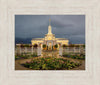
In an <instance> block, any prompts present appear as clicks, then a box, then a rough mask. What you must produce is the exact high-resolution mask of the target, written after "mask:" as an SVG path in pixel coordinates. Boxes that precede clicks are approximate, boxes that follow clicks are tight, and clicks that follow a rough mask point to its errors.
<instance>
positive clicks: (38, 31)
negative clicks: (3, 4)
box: [15, 15, 85, 44]
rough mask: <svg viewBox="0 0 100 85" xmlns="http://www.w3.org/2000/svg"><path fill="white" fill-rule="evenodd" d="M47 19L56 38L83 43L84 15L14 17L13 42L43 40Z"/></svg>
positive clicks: (46, 29)
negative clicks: (33, 39)
mask: <svg viewBox="0 0 100 85" xmlns="http://www.w3.org/2000/svg"><path fill="white" fill-rule="evenodd" d="M49 19H51V26H52V32H53V33H54V34H55V36H56V37H57V38H67V39H69V40H70V42H71V43H74V44H79V43H85V15H15V41H16V42H17V41H19V42H18V43H20V42H22V41H25V39H28V40H31V39H32V38H43V37H44V36H45V34H47V32H48V25H49ZM18 39H20V40H21V41H20V40H18ZM27 42H28V41H27ZM23 43H25V42H23ZM29 43H30V41H29Z"/></svg>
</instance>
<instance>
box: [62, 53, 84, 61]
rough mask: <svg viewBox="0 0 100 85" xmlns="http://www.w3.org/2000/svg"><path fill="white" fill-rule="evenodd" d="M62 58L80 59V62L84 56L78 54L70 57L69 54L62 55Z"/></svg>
mask: <svg viewBox="0 0 100 85" xmlns="http://www.w3.org/2000/svg"><path fill="white" fill-rule="evenodd" d="M63 57H70V58H73V59H81V60H84V59H85V55H83V54H80V55H76V54H75V55H71V54H67V53H64V54H63Z"/></svg>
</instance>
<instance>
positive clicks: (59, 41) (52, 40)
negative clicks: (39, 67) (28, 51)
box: [31, 20, 69, 50]
mask: <svg viewBox="0 0 100 85" xmlns="http://www.w3.org/2000/svg"><path fill="white" fill-rule="evenodd" d="M31 43H32V45H35V44H36V45H38V46H40V47H41V49H43V45H45V46H46V47H47V50H52V49H53V47H54V46H55V45H57V46H58V47H57V49H58V50H59V47H60V46H62V45H68V44H69V40H68V39H66V38H56V37H55V34H53V33H52V27H51V20H49V26H48V33H47V34H45V37H44V38H33V39H32V40H31Z"/></svg>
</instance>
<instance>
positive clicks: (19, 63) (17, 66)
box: [15, 58, 85, 70]
mask: <svg viewBox="0 0 100 85" xmlns="http://www.w3.org/2000/svg"><path fill="white" fill-rule="evenodd" d="M32 59H33V58H30V59H20V60H15V70H32V69H30V68H26V67H24V66H23V65H22V64H24V63H26V61H31V60H32ZM67 59H68V60H70V61H73V62H81V63H82V65H81V66H79V67H76V68H73V69H71V70H85V60H77V59H72V58H67Z"/></svg>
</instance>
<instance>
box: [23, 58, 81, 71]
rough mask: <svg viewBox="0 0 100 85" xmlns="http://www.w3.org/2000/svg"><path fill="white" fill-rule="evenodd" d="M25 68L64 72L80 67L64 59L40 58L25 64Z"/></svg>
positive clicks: (78, 64)
mask: <svg viewBox="0 0 100 85" xmlns="http://www.w3.org/2000/svg"><path fill="white" fill-rule="evenodd" d="M24 65H25V67H28V68H31V69H34V70H66V69H68V70H69V69H72V68H75V67H78V66H80V65H81V64H80V63H74V62H71V61H69V60H67V59H64V58H56V57H42V58H40V57H39V58H35V59H33V60H32V61H30V62H26V63H25V64H24Z"/></svg>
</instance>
